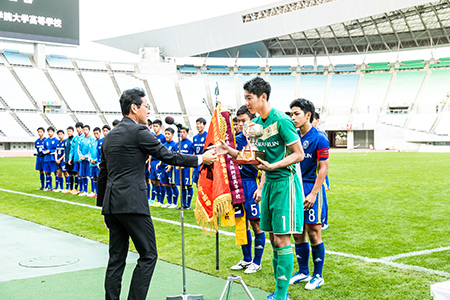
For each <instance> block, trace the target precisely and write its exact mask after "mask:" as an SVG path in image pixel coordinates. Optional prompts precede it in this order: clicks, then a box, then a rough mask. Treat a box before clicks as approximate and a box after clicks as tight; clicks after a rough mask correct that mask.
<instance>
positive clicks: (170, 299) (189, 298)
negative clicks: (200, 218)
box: [166, 124, 203, 300]
mask: <svg viewBox="0 0 450 300" xmlns="http://www.w3.org/2000/svg"><path fill="white" fill-rule="evenodd" d="M182 128H183V125H181V124H179V125H177V132H178V153H180V154H181V132H180V131H181V129H182ZM178 170H179V178H178V179H179V180H180V189H181V194H183V173H182V171H183V170H182V169H181V168H180V169H178ZM186 192H187V191H186ZM180 219H181V263H182V270H183V271H182V273H183V294H182V295H178V296H167V298H166V300H203V295H187V292H186V263H185V252H184V208H183V202H181V209H180Z"/></svg>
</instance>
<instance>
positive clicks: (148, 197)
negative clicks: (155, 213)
mask: <svg viewBox="0 0 450 300" xmlns="http://www.w3.org/2000/svg"><path fill="white" fill-rule="evenodd" d="M147 200H150V183H147Z"/></svg>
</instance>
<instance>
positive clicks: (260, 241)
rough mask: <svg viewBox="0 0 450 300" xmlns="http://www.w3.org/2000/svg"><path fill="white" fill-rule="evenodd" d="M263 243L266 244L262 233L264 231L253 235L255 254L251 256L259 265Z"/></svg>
mask: <svg viewBox="0 0 450 300" xmlns="http://www.w3.org/2000/svg"><path fill="white" fill-rule="evenodd" d="M249 231H250V230H249ZM265 244H266V235H265V234H264V232H261V233H258V234H257V235H255V256H254V257H253V262H254V263H255V264H257V265H261V258H262V255H263V252H264V245H265Z"/></svg>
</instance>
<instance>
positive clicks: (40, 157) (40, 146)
mask: <svg viewBox="0 0 450 300" xmlns="http://www.w3.org/2000/svg"><path fill="white" fill-rule="evenodd" d="M37 133H38V136H39V138H38V139H37V140H36V141H35V142H34V148H35V149H36V165H35V167H34V168H35V170H36V171H39V179H40V181H41V187H40V188H38V189H37V190H43V189H44V184H45V175H44V157H45V154H44V142H45V137H44V133H45V129H44V127H39V128H38V129H37Z"/></svg>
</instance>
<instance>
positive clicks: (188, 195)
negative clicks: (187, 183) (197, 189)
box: [187, 186, 194, 207]
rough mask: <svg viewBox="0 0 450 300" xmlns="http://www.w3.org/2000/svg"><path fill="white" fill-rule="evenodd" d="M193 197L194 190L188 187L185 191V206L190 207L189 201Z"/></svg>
mask: <svg viewBox="0 0 450 300" xmlns="http://www.w3.org/2000/svg"><path fill="white" fill-rule="evenodd" d="M193 195H194V189H193V188H192V186H191V187H188V189H187V206H188V207H191V201H192V196H193Z"/></svg>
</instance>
